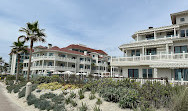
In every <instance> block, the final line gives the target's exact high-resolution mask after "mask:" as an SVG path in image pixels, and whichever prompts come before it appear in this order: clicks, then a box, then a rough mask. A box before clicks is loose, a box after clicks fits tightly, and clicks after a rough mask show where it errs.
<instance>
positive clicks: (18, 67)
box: [16, 54, 20, 82]
mask: <svg viewBox="0 0 188 111" xmlns="http://www.w3.org/2000/svg"><path fill="white" fill-rule="evenodd" d="M17 56H18V62H17V73H16V82H18V76H19V72H20V54H18V55H17Z"/></svg>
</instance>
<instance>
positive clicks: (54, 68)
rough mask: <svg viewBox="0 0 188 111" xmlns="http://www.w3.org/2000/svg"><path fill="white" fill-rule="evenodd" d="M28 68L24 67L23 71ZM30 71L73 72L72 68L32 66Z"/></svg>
mask: <svg viewBox="0 0 188 111" xmlns="http://www.w3.org/2000/svg"><path fill="white" fill-rule="evenodd" d="M27 68H28V67H24V68H23V70H27ZM31 70H54V71H56V70H58V71H75V70H76V68H73V67H62V66H34V67H31Z"/></svg>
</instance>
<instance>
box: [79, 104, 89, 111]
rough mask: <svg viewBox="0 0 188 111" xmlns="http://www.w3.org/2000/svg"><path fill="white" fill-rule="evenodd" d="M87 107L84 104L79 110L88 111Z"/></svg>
mask: <svg viewBox="0 0 188 111" xmlns="http://www.w3.org/2000/svg"><path fill="white" fill-rule="evenodd" d="M87 109H88V108H87V105H86V104H84V103H82V106H81V107H79V110H80V111H87Z"/></svg>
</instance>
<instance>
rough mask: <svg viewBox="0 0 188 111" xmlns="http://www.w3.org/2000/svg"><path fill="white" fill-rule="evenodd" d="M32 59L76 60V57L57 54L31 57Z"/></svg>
mask: <svg viewBox="0 0 188 111" xmlns="http://www.w3.org/2000/svg"><path fill="white" fill-rule="evenodd" d="M32 59H53V60H60V61H69V62H76V59H72V58H66V57H59V56H38V57H32Z"/></svg>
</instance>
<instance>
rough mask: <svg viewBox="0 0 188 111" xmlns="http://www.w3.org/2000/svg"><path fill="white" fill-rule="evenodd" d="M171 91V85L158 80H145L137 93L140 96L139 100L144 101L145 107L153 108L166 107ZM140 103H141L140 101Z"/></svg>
mask: <svg viewBox="0 0 188 111" xmlns="http://www.w3.org/2000/svg"><path fill="white" fill-rule="evenodd" d="M171 92H172V87H171V85H169V84H167V85H163V84H161V83H159V82H154V83H152V82H149V81H148V82H146V83H145V84H143V85H142V88H141V89H140V90H139V95H140V96H141V99H143V100H141V101H144V102H145V103H146V104H144V106H146V108H148V107H150V106H154V107H155V108H160V107H161V106H163V107H166V106H167V105H168V103H169V100H170V98H171V97H170V96H171ZM141 104H142V103H141Z"/></svg>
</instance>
